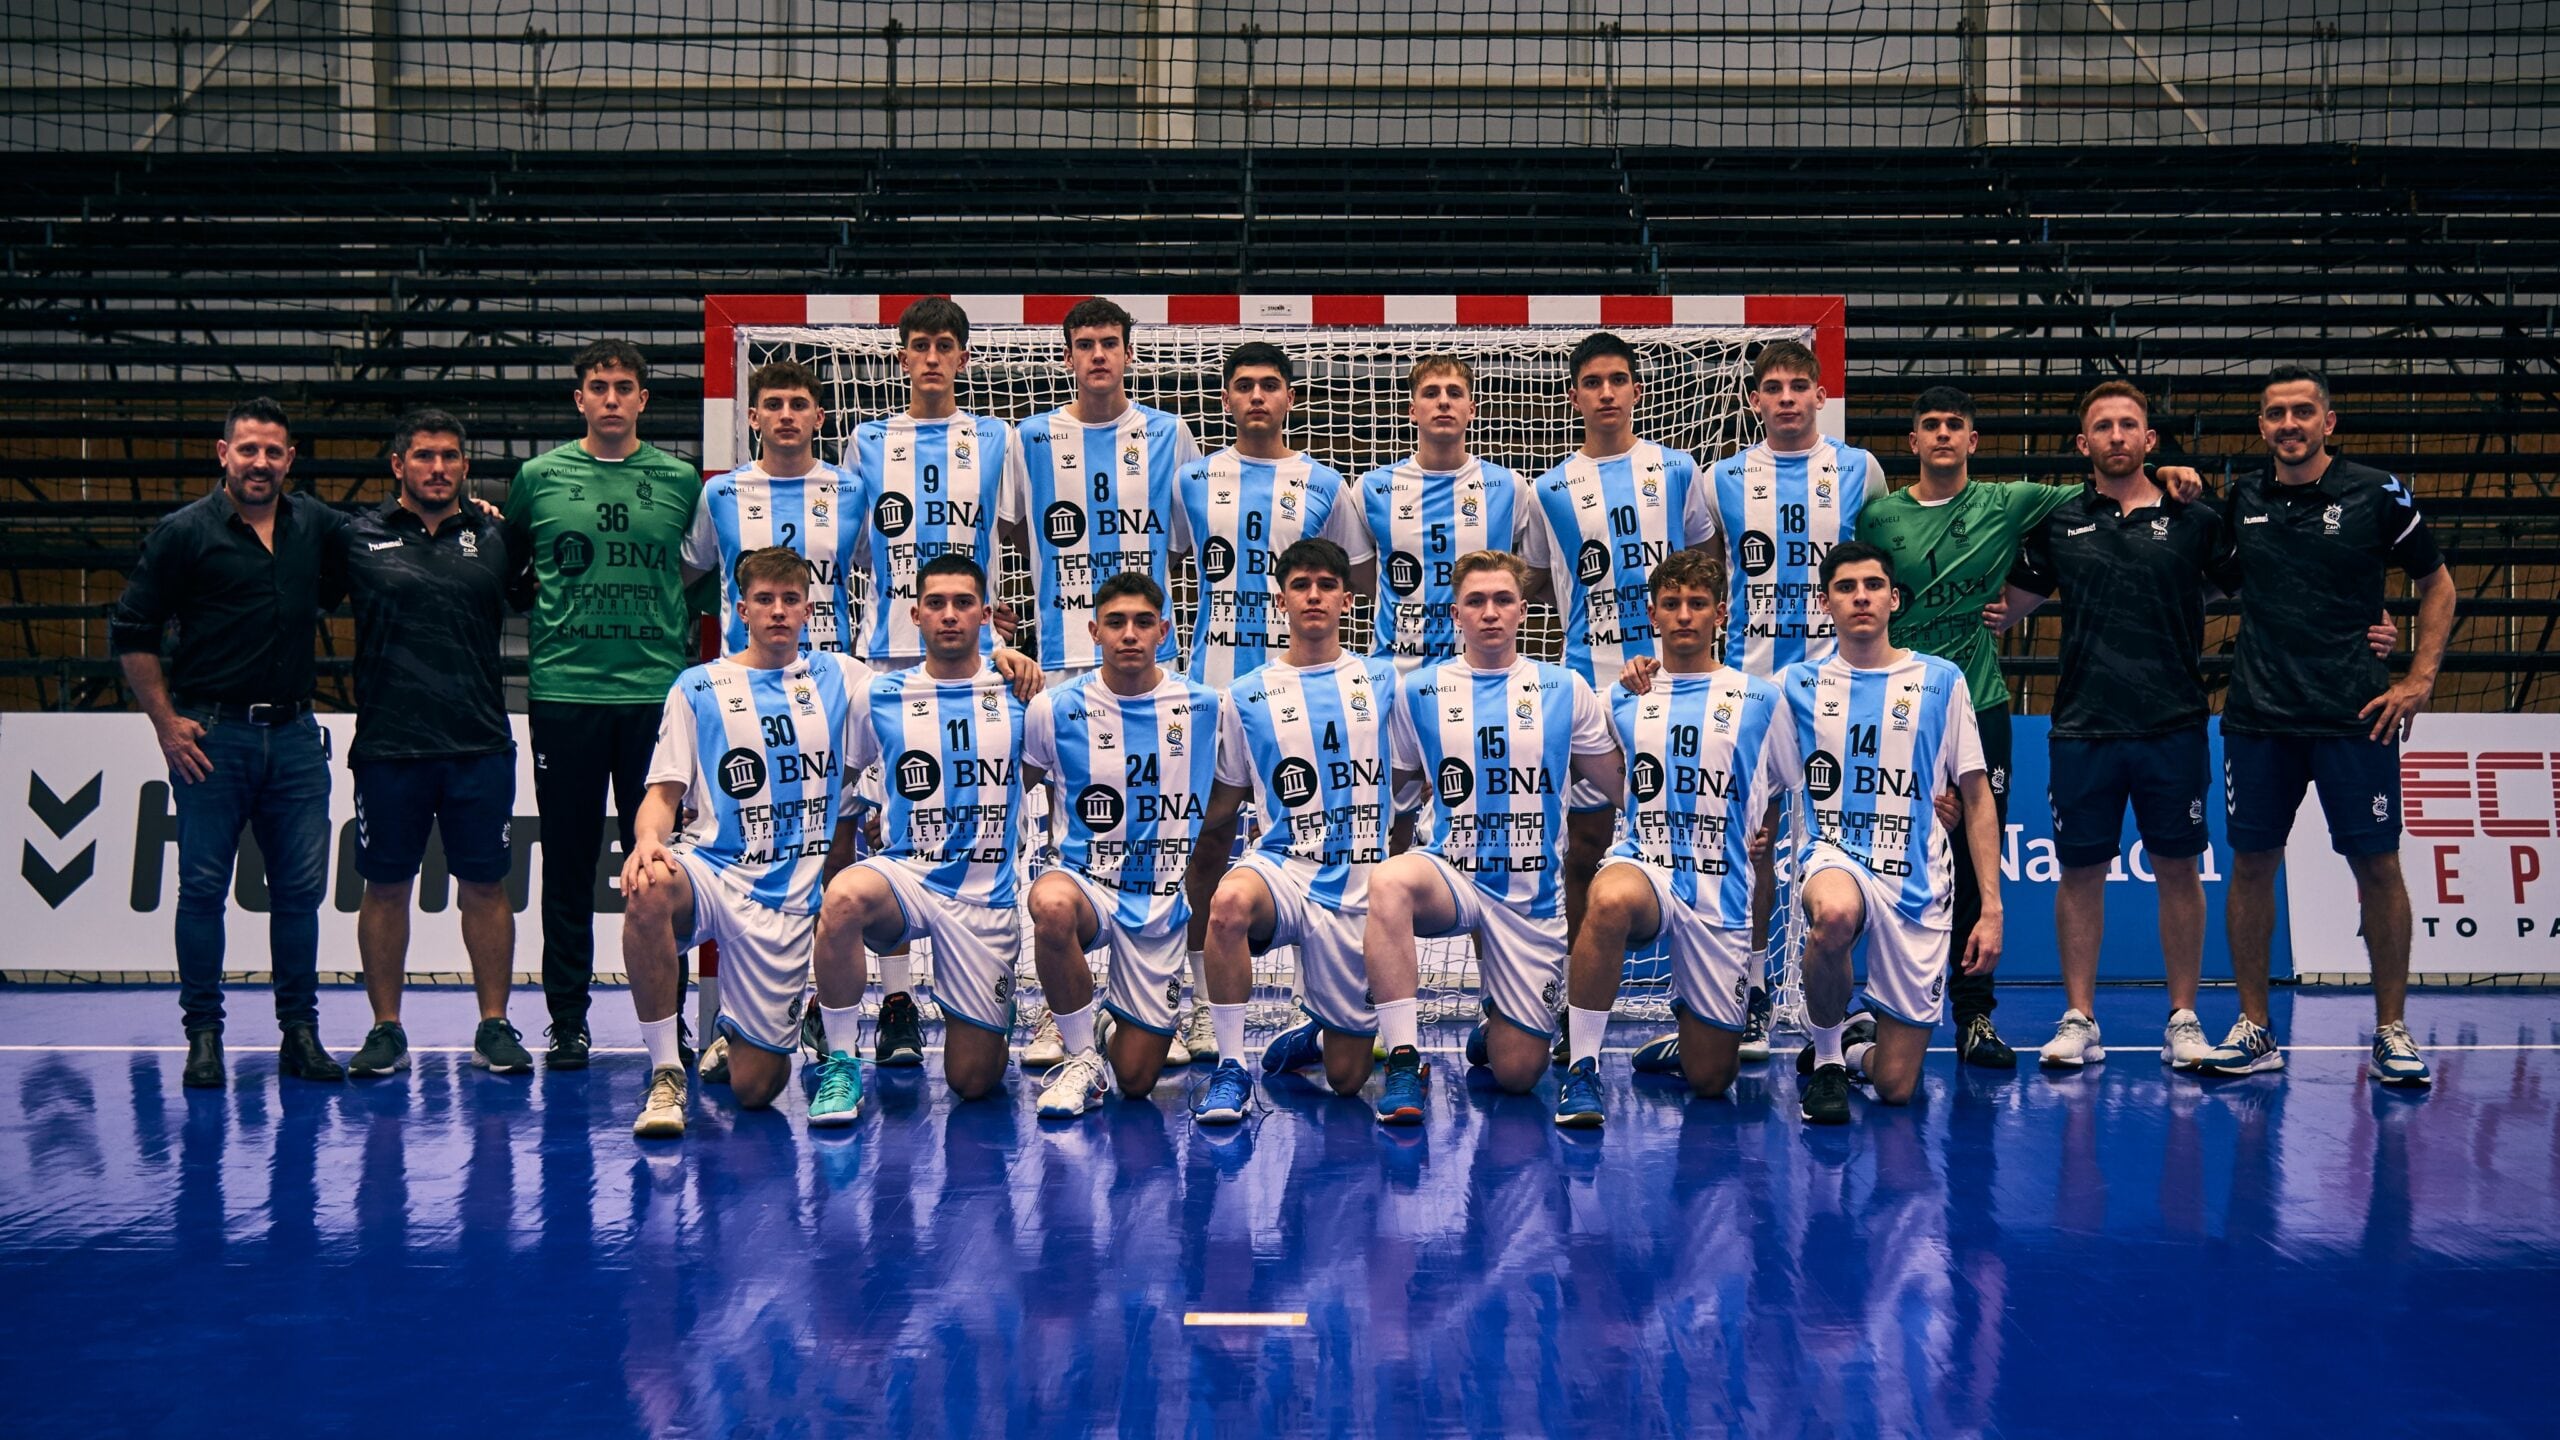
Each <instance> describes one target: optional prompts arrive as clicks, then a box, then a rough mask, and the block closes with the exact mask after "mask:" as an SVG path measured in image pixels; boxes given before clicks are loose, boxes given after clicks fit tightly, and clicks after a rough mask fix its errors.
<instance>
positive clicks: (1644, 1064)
mask: <svg viewBox="0 0 2560 1440" xmlns="http://www.w3.org/2000/svg"><path fill="white" fill-rule="evenodd" d="M1628 1063H1629V1064H1631V1065H1632V1066H1634V1067H1635V1072H1636V1073H1637V1074H1639V1075H1677V1074H1679V1073H1680V1032H1679V1031H1677V1030H1674V1031H1672V1032H1671V1033H1670V1034H1668V1035H1665V1036H1663V1037H1662V1038H1661V1039H1659V1040H1647V1041H1646V1042H1644V1043H1643V1044H1642V1045H1639V1046H1637V1047H1636V1053H1635V1058H1634V1059H1633V1060H1631V1061H1629V1062H1628Z"/></svg>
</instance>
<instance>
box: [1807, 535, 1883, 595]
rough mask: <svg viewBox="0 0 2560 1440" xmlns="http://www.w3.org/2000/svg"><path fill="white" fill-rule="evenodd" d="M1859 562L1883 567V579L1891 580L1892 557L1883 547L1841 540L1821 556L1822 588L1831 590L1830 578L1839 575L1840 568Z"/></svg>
mask: <svg viewBox="0 0 2560 1440" xmlns="http://www.w3.org/2000/svg"><path fill="white" fill-rule="evenodd" d="M1861 560H1873V561H1874V562H1876V563H1877V564H1879V565H1881V566H1883V567H1884V578H1885V579H1887V580H1891V579H1893V556H1892V555H1891V554H1889V553H1887V552H1886V550H1885V548H1884V547H1883V546H1881V545H1870V544H1868V543H1867V542H1866V541H1864V540H1843V541H1841V542H1840V543H1839V544H1837V545H1834V546H1832V547H1831V548H1830V549H1828V550H1826V551H1824V552H1823V554H1822V588H1823V589H1825V590H1828V589H1830V588H1831V577H1832V576H1834V575H1837V574H1839V573H1840V567H1842V566H1844V565H1855V564H1857V563H1858V562H1859V561H1861Z"/></svg>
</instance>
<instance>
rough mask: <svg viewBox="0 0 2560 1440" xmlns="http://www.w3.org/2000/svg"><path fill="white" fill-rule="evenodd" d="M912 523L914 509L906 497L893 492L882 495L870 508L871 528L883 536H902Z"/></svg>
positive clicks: (913, 521) (914, 513) (914, 521)
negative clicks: (877, 502)
mask: <svg viewBox="0 0 2560 1440" xmlns="http://www.w3.org/2000/svg"><path fill="white" fill-rule="evenodd" d="M914 523H916V507H915V506H914V505H913V504H911V503H909V502H908V500H907V497H906V496H904V495H901V494H899V493H898V492H896V491H894V490H892V491H889V492H887V493H886V494H884V495H882V496H881V497H880V503H879V504H877V505H874V506H872V507H871V528H873V529H875V530H877V531H879V532H880V533H881V534H883V535H889V536H898V535H904V534H906V533H907V527H908V526H910V525H913V524H914Z"/></svg>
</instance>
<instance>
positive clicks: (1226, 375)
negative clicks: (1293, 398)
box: [1218, 340, 1298, 390]
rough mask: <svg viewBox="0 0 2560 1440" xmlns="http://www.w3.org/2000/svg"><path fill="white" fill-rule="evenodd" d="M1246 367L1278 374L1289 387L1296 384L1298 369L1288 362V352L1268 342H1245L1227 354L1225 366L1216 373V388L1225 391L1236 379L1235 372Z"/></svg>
mask: <svg viewBox="0 0 2560 1440" xmlns="http://www.w3.org/2000/svg"><path fill="white" fill-rule="evenodd" d="M1247 365H1259V366H1264V367H1267V368H1269V369H1273V370H1277V371H1279V372H1280V378H1281V379H1282V380H1283V381H1285V382H1287V383H1288V384H1289V385H1291V386H1293V387H1294V386H1295V385H1296V384H1297V383H1298V367H1297V366H1296V365H1293V364H1291V363H1290V361H1289V352H1288V351H1286V350H1283V349H1281V348H1280V347H1279V346H1277V345H1274V344H1272V343H1271V342H1270V341H1268V340H1247V341H1246V342H1244V343H1243V344H1241V345H1239V346H1237V347H1236V348H1234V349H1233V350H1230V351H1228V352H1227V364H1226V368H1225V369H1224V370H1221V371H1219V372H1218V388H1220V389H1222V390H1223V389H1225V388H1226V386H1227V384H1228V382H1230V381H1232V380H1234V379H1235V378H1236V372H1237V371H1238V370H1241V369H1243V368H1244V367H1246V366H1247Z"/></svg>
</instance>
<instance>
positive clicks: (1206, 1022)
mask: <svg viewBox="0 0 2560 1440" xmlns="http://www.w3.org/2000/svg"><path fill="white" fill-rule="evenodd" d="M1174 1048H1176V1049H1177V1050H1181V1051H1183V1052H1186V1053H1188V1054H1189V1055H1190V1056H1191V1063H1193V1064H1195V1065H1215V1064H1217V1063H1218V1062H1219V1061H1220V1060H1221V1059H1223V1058H1225V1057H1223V1056H1221V1055H1220V1054H1219V1053H1218V1027H1217V1025H1216V1023H1215V1022H1213V1021H1212V1020H1211V1019H1210V1018H1209V1006H1208V1002H1206V1001H1203V1002H1201V1003H1200V1004H1197V1005H1194V1006H1192V1007H1191V1013H1190V1014H1189V1015H1186V1016H1184V1017H1183V1020H1182V1034H1181V1036H1180V1037H1179V1038H1177V1039H1176V1040H1175V1041H1174ZM1238 1058H1242V1057H1238Z"/></svg>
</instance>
